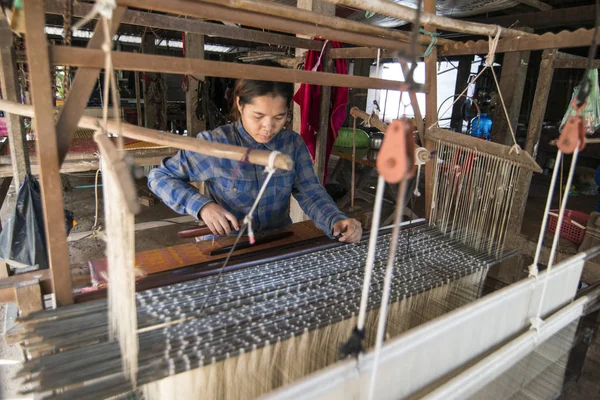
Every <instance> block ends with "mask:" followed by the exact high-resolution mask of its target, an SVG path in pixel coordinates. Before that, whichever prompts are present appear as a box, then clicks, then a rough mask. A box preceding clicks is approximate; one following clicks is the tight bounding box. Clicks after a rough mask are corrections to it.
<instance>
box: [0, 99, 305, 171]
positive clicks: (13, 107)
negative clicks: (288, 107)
mask: <svg viewBox="0 0 600 400" xmlns="http://www.w3.org/2000/svg"><path fill="white" fill-rule="evenodd" d="M0 110H2V111H6V112H9V113H13V114H18V115H22V116H24V117H30V118H35V113H34V112H33V107H32V106H29V105H25V104H20V103H15V102H12V101H6V100H0ZM100 121H101V120H100V119H99V118H93V117H88V116H85V115H84V116H82V117H81V119H80V120H79V123H78V125H79V126H80V127H81V128H87V129H98V127H99V126H100ZM116 125H117V124H116V123H115V122H114V121H108V123H107V127H106V129H107V130H108V131H109V132H114V131H116V127H117V126H116ZM121 133H122V134H123V136H124V137H128V138H130V139H136V140H142V141H145V142H150V143H156V144H161V145H164V146H169V147H173V148H176V149H180V150H188V151H193V152H195V153H200V154H204V155H207V156H211V157H218V158H227V159H230V160H235V161H241V160H243V159H244V157H245V156H246V151H247V149H246V148H244V147H238V146H233V145H230V144H222V143H215V142H209V141H206V140H201V139H196V138H192V137H186V136H179V135H174V134H172V133H169V132H162V131H156V130H153V129H148V128H142V127H140V126H135V125H130V124H121ZM270 154H271V152H270V151H264V150H253V151H251V152H250V153H249V154H248V162H250V163H252V164H257V165H264V166H267V165H269V156H270ZM293 165H294V163H293V161H292V159H291V158H290V156H288V155H287V154H278V155H277V157H275V167H276V168H279V169H283V170H286V171H291V169H292V168H293Z"/></svg>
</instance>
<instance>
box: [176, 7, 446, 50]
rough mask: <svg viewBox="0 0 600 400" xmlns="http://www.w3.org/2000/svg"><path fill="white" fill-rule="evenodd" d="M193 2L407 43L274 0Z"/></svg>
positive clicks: (425, 40)
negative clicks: (307, 22)
mask: <svg viewBox="0 0 600 400" xmlns="http://www.w3.org/2000/svg"><path fill="white" fill-rule="evenodd" d="M188 1H192V2H194V3H211V4H217V5H220V6H225V7H229V8H236V9H241V10H246V11H253V12H258V13H261V14H269V15H272V16H275V17H282V18H288V19H292V20H294V21H302V22H306V21H311V22H312V23H314V24H317V25H322V26H327V27H330V28H334V29H338V30H343V31H348V32H356V33H364V34H366V35H373V36H378V37H385V38H391V39H397V40H400V41H402V42H406V43H409V42H410V40H411V39H410V35H409V34H407V33H405V32H402V31H397V30H392V29H387V28H382V27H379V26H375V25H370V24H366V23H363V22H358V21H352V20H349V19H345V18H339V17H331V16H326V15H321V14H317V13H315V12H312V11H308V10H303V9H300V8H297V7H292V6H288V5H285V4H279V3H275V2H267V1H262V0H188ZM448 42H452V40H448V39H441V42H440V40H438V43H440V44H445V43H448ZM419 43H421V44H429V43H431V36H427V35H419Z"/></svg>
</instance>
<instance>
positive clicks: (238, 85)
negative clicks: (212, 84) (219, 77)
mask: <svg viewBox="0 0 600 400" xmlns="http://www.w3.org/2000/svg"><path fill="white" fill-rule="evenodd" d="M252 65H261V66H263V67H280V68H281V65H279V64H277V63H276V62H275V61H271V60H261V61H255V62H253V63H252ZM268 95H271V96H273V97H277V96H281V97H283V98H284V99H285V102H286V104H287V105H288V107H289V105H290V104H291V102H292V97H293V96H294V84H292V83H287V82H273V81H255V80H250V79H238V80H237V81H236V82H235V87H234V89H233V107H232V108H231V110H232V114H233V117H234V119H239V118H240V110H238V107H237V102H236V99H237V98H238V97H239V98H240V105H241V106H245V105H246V104H250V103H252V100H254V98H255V97H259V96H268Z"/></svg>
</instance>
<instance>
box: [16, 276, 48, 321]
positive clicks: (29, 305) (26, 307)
mask: <svg viewBox="0 0 600 400" xmlns="http://www.w3.org/2000/svg"><path fill="white" fill-rule="evenodd" d="M15 298H16V299H17V307H18V308H19V315H20V316H21V317H26V316H27V315H29V314H31V313H34V312H36V311H42V310H43V309H44V303H43V301H42V289H41V288H40V281H39V280H37V279H33V280H30V281H25V282H20V283H18V284H16V285H15Z"/></svg>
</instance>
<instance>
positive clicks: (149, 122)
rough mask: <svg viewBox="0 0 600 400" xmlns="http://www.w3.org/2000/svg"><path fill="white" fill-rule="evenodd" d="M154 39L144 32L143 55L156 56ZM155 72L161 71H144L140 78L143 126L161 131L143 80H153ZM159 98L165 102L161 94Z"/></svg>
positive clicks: (154, 104) (155, 109)
mask: <svg viewBox="0 0 600 400" xmlns="http://www.w3.org/2000/svg"><path fill="white" fill-rule="evenodd" d="M154 39H155V36H154V33H153V32H146V34H145V35H144V36H143V37H142V52H143V53H144V55H153V54H156V42H155V41H154ZM113 54H114V53H113ZM113 64H114V58H113ZM116 69H123V68H116ZM156 72H162V71H148V70H146V69H144V73H143V74H142V76H143V77H144V79H142V86H143V88H144V126H145V127H146V128H150V129H156V128H158V129H162V127H158V115H157V113H158V109H157V104H156V103H155V102H154V101H153V100H152V99H151V96H149V95H148V82H147V81H146V79H145V78H147V79H150V80H152V79H155V78H156ZM161 97H162V98H163V100H165V101H166V99H164V96H163V95H162V94H161ZM166 123H167V121H164V125H165V127H166Z"/></svg>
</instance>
